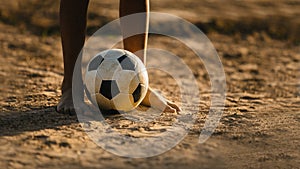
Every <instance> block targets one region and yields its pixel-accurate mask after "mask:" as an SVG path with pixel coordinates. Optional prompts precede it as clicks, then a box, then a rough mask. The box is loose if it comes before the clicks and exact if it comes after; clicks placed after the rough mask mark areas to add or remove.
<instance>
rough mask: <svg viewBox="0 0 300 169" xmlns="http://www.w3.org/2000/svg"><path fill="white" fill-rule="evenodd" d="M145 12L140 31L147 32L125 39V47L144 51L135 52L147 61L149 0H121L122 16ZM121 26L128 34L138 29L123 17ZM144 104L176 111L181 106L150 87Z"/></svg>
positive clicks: (124, 32) (132, 50)
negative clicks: (125, 21)
mask: <svg viewBox="0 0 300 169" xmlns="http://www.w3.org/2000/svg"><path fill="white" fill-rule="evenodd" d="M140 12H145V13H146V14H147V15H145V18H143V19H141V20H139V23H137V24H139V27H138V29H141V30H139V32H145V33H144V34H140V35H135V36H132V37H129V38H126V39H124V40H123V44H124V49H126V50H129V51H131V52H133V53H135V52H136V51H143V52H140V53H135V54H136V55H138V57H139V58H140V59H141V60H142V61H143V62H144V63H145V62H146V55H145V54H146V49H147V40H148V32H147V29H148V28H147V27H148V22H149V20H148V12H149V0H120V17H122V16H126V15H130V14H134V13H140ZM121 27H122V32H123V34H124V35H126V32H128V31H130V29H133V28H134V29H137V28H136V26H135V25H132V24H128V23H124V21H123V22H122V19H121ZM142 104H143V105H145V106H153V107H155V108H158V109H160V110H162V111H168V112H175V111H176V110H177V111H179V110H180V109H179V107H178V106H177V105H176V104H174V103H172V102H170V101H168V100H166V99H165V98H163V97H162V96H160V95H159V94H158V93H156V92H155V91H154V90H152V89H151V88H149V90H148V92H147V94H146V97H145V99H144V100H143V101H142Z"/></svg>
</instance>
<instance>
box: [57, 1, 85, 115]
mask: <svg viewBox="0 0 300 169" xmlns="http://www.w3.org/2000/svg"><path fill="white" fill-rule="evenodd" d="M88 3H89V0H61V1H60V27H61V39H62V48H63V60H64V79H63V83H62V88H61V89H62V97H61V100H60V102H59V104H58V105H57V111H58V112H60V113H72V112H74V105H73V101H72V76H73V70H74V66H75V62H76V60H77V57H78V54H79V53H80V50H81V49H82V47H83V45H84V41H85V30H86V16H87V8H88Z"/></svg>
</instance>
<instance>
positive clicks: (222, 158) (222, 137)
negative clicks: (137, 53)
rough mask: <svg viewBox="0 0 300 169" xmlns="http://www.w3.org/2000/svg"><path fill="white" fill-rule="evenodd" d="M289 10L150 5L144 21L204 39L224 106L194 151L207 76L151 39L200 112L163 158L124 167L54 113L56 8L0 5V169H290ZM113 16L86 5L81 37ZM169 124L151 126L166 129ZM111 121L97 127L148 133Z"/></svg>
mask: <svg viewBox="0 0 300 169" xmlns="http://www.w3.org/2000/svg"><path fill="white" fill-rule="evenodd" d="M49 2H50V1H49ZM299 8H300V1H299V0H280V1H271V0H243V1H235V0H226V1H215V0H204V1H200V2H198V1H193V0H182V1H176V3H174V1H171V0H163V1H162V0H153V1H151V9H152V11H160V12H167V13H171V14H176V15H178V16H180V17H183V18H184V19H187V20H189V21H191V22H193V23H194V24H196V25H197V26H198V27H199V28H200V29H202V30H203V31H204V32H205V33H207V36H208V37H209V38H210V40H211V42H212V44H213V45H214V46H215V48H216V49H217V51H218V54H219V56H220V58H221V61H222V63H223V66H224V70H225V73H226V82H227V96H226V102H225V103H226V106H225V109H224V113H223V116H222V118H221V120H220V123H219V126H218V127H217V129H216V131H215V132H214V134H213V135H212V137H211V138H210V139H209V140H208V141H207V142H205V143H203V144H198V136H199V134H200V131H201V128H202V127H203V124H204V122H205V119H206V116H207V114H208V110H209V106H210V83H209V78H208V75H207V72H206V71H205V68H204V66H203V64H202V63H201V62H195V61H191V60H190V59H189V58H190V57H191V56H192V55H193V53H192V52H190V51H188V49H186V48H185V47H184V46H182V45H181V46H180V44H176V43H175V42H173V40H171V39H168V38H165V37H159V36H151V37H150V40H149V46H150V47H156V48H161V49H166V50H168V51H170V52H172V53H174V54H176V55H178V56H180V57H181V58H182V59H183V60H185V61H186V62H187V64H188V65H189V66H190V67H191V69H192V70H193V73H194V75H195V77H196V78H197V81H198V82H199V84H198V85H199V89H200V95H201V102H200V105H199V107H200V111H199V113H198V115H197V120H196V122H195V124H194V126H193V127H192V129H191V131H190V133H189V134H188V136H187V137H185V139H184V140H183V141H182V142H181V143H179V144H178V145H177V146H175V147H174V148H173V149H171V150H170V151H168V152H166V153H164V154H161V155H159V156H155V157H151V158H140V159H131V158H123V157H119V156H116V155H113V154H111V153H109V152H107V151H105V150H104V149H102V148H101V147H99V146H97V145H96V144H95V143H94V142H93V141H92V140H91V139H90V138H89V137H88V135H87V134H86V133H85V132H84V130H83V128H82V127H81V125H80V124H79V123H78V121H77V118H76V116H68V115H61V114H58V113H56V112H55V110H54V107H55V105H56V104H57V102H58V100H59V97H60V83H61V80H62V70H63V67H62V57H61V47H60V38H59V35H58V25H57V11H58V2H55V3H48V2H47V1H46V2H39V1H27V0H26V1H13V2H6V3H4V2H0V30H1V31H0V41H1V43H0V49H1V53H0V55H1V57H0V65H1V66H0V82H1V88H0V93H1V96H0V145H1V146H0V150H1V151H0V168H158V169H159V168H170V169H171V168H172V169H173V168H294V169H296V168H299V166H300V153H299V152H300V151H299V150H300V97H299V96H300V94H299V90H300V88H299V87H300V70H299V68H300V48H299V42H300V41H299V39H300V33H299V30H300V26H299V25H300V19H299V18H300V11H299ZM33 11H34V12H33ZM117 16H118V10H117V1H116V0H113V1H111V0H103V1H100V0H99V1H97V0H93V1H91V4H90V13H89V27H88V34H89V35H90V34H91V33H92V32H93V31H95V30H96V29H98V28H99V27H101V26H102V25H103V24H105V23H107V22H109V21H110V20H113V19H116V18H117ZM178 45H179V46H178ZM149 75H150V81H151V85H152V86H154V87H155V88H158V89H161V90H162V92H163V93H164V94H165V95H166V96H167V97H168V98H169V99H171V100H173V101H175V102H179V100H178V97H177V95H178V93H176V92H177V88H176V85H175V84H173V83H171V82H172V81H171V80H170V81H168V77H167V76H166V75H165V74H163V73H161V72H157V71H153V72H150V73H149ZM154 77H155V78H154ZM183 106H184V105H183ZM170 118H171V119H170ZM172 118H175V117H173V116H172V115H169V116H168V119H167V118H160V119H159V120H158V121H159V122H161V123H164V124H165V125H168V124H170V125H171V124H172ZM120 120H122V119H121V118H120V115H112V116H108V117H107V118H106V121H107V122H109V123H110V124H111V125H112V126H115V127H116V128H117V129H118V130H124V132H126V134H128V135H136V134H137V135H138V136H139V137H147V133H151V127H149V125H151V124H143V125H142V126H139V125H138V124H136V123H133V122H128V120H127V121H126V120H123V121H122V122H120ZM122 126H123V129H122ZM141 128H142V129H141ZM145 130H146V131H147V132H145ZM145 133H146V134H145ZM157 144H160V143H159V142H158V143H157Z"/></svg>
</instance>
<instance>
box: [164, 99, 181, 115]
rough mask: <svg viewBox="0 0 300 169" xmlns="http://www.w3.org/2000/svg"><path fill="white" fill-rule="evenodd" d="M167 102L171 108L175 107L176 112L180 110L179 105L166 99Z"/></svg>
mask: <svg viewBox="0 0 300 169" xmlns="http://www.w3.org/2000/svg"><path fill="white" fill-rule="evenodd" d="M167 104H168V106H170V107H172V108H173V109H175V110H176V111H177V112H180V111H181V108H180V107H179V106H177V105H176V104H175V103H173V102H170V101H168V102H167Z"/></svg>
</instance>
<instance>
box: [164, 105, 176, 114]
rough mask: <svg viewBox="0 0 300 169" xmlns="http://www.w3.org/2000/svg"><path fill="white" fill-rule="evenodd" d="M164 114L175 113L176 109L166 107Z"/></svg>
mask: <svg viewBox="0 0 300 169" xmlns="http://www.w3.org/2000/svg"><path fill="white" fill-rule="evenodd" d="M164 112H168V113H175V112H176V109H174V108H172V107H171V106H168V105H167V106H166V108H165V110H164Z"/></svg>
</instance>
